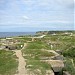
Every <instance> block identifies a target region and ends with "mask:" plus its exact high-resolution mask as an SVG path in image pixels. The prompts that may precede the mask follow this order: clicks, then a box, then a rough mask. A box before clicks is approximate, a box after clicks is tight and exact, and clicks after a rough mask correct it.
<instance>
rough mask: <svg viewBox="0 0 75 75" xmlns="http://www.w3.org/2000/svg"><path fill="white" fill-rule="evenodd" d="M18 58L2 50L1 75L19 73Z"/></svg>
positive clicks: (0, 58)
mask: <svg viewBox="0 0 75 75" xmlns="http://www.w3.org/2000/svg"><path fill="white" fill-rule="evenodd" d="M16 59H17V57H16V56H15V55H14V52H12V51H5V50H0V75H13V74H15V73H16V71H17V66H18V62H17V60H16Z"/></svg>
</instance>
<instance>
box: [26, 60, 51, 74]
mask: <svg viewBox="0 0 75 75" xmlns="http://www.w3.org/2000/svg"><path fill="white" fill-rule="evenodd" d="M26 63H27V65H26V68H28V69H30V71H32V72H34V74H37V75H46V70H50V69H51V66H50V65H49V64H47V63H45V62H41V61H39V60H34V59H31V60H27V62H26ZM28 65H31V66H28ZM37 69H38V70H40V71H41V74H40V73H39V72H37Z"/></svg>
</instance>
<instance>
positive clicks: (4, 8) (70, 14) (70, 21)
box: [0, 0, 75, 32]
mask: <svg viewBox="0 0 75 75" xmlns="http://www.w3.org/2000/svg"><path fill="white" fill-rule="evenodd" d="M74 3H75V0H0V32H34V31H46V30H48V31H49V30H75V25H74V22H75V20H74V17H75V12H74V11H75V10H74Z"/></svg>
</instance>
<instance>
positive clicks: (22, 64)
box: [15, 44, 27, 75]
mask: <svg viewBox="0 0 75 75" xmlns="http://www.w3.org/2000/svg"><path fill="white" fill-rule="evenodd" d="M25 46H26V44H24V47H25ZM24 47H23V48H22V49H24ZM22 49H21V50H22ZM21 50H15V53H16V56H17V57H18V62H19V64H18V74H15V75H27V71H26V68H25V66H26V62H25V59H24V58H23V56H22V52H21Z"/></svg>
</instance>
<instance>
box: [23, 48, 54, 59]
mask: <svg viewBox="0 0 75 75" xmlns="http://www.w3.org/2000/svg"><path fill="white" fill-rule="evenodd" d="M23 53H24V54H27V55H28V56H25V58H28V59H32V58H33V59H36V60H39V59H40V58H41V57H51V56H54V54H53V53H51V52H47V51H42V50H38V49H26V50H23Z"/></svg>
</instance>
